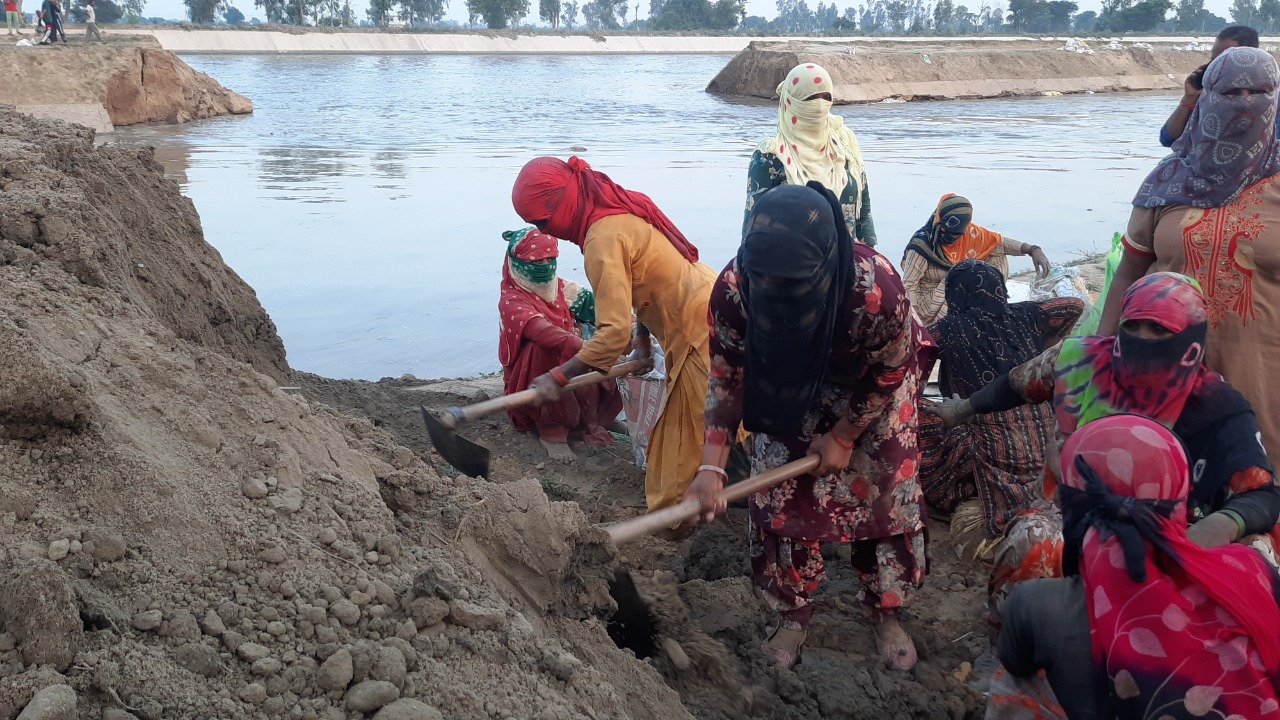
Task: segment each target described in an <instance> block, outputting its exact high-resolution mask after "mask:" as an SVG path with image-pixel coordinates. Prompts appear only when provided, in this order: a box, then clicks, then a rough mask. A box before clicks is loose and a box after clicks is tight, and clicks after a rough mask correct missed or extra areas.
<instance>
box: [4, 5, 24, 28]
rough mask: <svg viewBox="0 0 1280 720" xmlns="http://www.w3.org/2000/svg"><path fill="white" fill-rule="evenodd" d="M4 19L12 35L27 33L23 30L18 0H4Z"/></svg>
mask: <svg viewBox="0 0 1280 720" xmlns="http://www.w3.org/2000/svg"><path fill="white" fill-rule="evenodd" d="M4 19H5V25H6V26H7V27H8V28H9V34H10V35H15V34H17V35H25V34H26V33H24V32H22V30H21V27H22V13H21V11H20V10H19V8H18V0H4Z"/></svg>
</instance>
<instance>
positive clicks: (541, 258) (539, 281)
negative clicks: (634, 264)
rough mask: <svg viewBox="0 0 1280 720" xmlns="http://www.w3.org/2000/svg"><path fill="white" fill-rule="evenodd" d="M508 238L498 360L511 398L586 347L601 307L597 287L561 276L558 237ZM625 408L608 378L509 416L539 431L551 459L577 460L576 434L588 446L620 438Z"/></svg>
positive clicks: (522, 234) (529, 233)
mask: <svg viewBox="0 0 1280 720" xmlns="http://www.w3.org/2000/svg"><path fill="white" fill-rule="evenodd" d="M502 238H503V239H504V240H506V241H507V258H506V261H505V262H504V263H503V267H502V287H501V293H500V296H499V299H498V322H499V327H500V335H499V339H498V361H499V362H501V363H502V379H503V383H504V385H505V388H504V390H505V392H506V394H508V395H509V394H511V393H514V392H519V391H521V390H525V389H527V388H528V387H529V385H530V384H532V383H533V380H534V378H537V377H538V376H539V375H542V374H543V373H545V372H547V371H548V370H550V369H551V368H553V367H555V366H557V365H559V364H560V363H562V362H564V361H566V360H568V359H570V358H572V357H573V356H574V355H575V354H576V353H577V352H578V351H579V350H581V349H582V336H583V326H584V325H586V326H592V325H595V321H596V306H595V296H593V295H592V294H591V291H590V290H588V289H586V288H584V287H582V286H580V285H578V284H577V283H575V282H570V281H568V280H564V279H561V278H559V277H556V257H557V256H558V255H559V254H560V249H559V243H560V241H559V240H556V239H555V238H553V237H551V236H550V235H544V234H542V233H541V232H538V230H536V229H535V228H525V229H523V230H513V231H510V232H505V233H503V234H502ZM621 411H622V396H621V395H620V394H619V392H618V385H617V383H614V382H603V383H598V384H595V385H588V386H587V387H584V388H580V389H578V390H574V391H573V392H571V393H566V394H565V395H563V396H562V397H561V398H560V399H559V400H558V401H557V402H554V403H548V404H545V405H543V406H541V407H520V408H515V409H512V410H509V411H508V413H509V414H510V415H511V421H512V422H513V423H514V424H515V426H516V428H517V429H519V430H523V431H525V432H536V433H538V439H539V440H540V441H541V442H542V446H543V447H544V448H545V449H546V451H547V454H548V455H549V456H550V457H551V459H552V460H555V461H557V462H573V460H574V459H575V457H574V454H573V451H572V450H570V449H569V434H570V433H571V432H572V433H576V434H578V435H580V436H581V438H582V440H583V441H584V442H586V443H587V444H589V445H608V444H610V443H612V442H613V436H612V435H610V434H609V431H608V429H607V428H608V426H609V425H610V424H611V423H612V422H613V421H614V420H615V419H617V417H618V413H619V412H621Z"/></svg>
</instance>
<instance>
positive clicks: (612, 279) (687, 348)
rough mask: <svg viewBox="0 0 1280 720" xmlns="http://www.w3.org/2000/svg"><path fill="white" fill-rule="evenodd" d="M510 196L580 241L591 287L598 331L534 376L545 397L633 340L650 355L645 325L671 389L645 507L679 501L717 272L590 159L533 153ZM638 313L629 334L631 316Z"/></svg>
mask: <svg viewBox="0 0 1280 720" xmlns="http://www.w3.org/2000/svg"><path fill="white" fill-rule="evenodd" d="M511 203H512V205H514V206H515V210H516V213H518V214H519V215H520V217H522V218H524V220H525V222H528V223H532V224H533V225H535V226H537V227H538V229H540V230H542V231H543V232H545V233H547V234H549V235H552V236H554V237H558V238H560V239H562V240H568V241H569V242H572V243H573V244H574V245H577V246H578V247H580V248H581V249H582V255H583V259H584V260H585V267H586V272H587V279H588V280H589V281H590V282H591V288H592V290H593V291H594V292H595V295H596V334H595V335H594V336H592V338H591V339H590V340H588V341H587V342H585V343H584V344H583V346H582V350H580V351H579V352H578V354H577V355H575V356H574V357H573V358H572V359H570V360H568V361H567V362H565V363H564V364H562V365H560V366H559V367H556V368H552V369H551V371H550V372H548V373H546V374H545V375H541V376H539V377H538V378H536V379H535V380H534V382H533V387H534V388H535V389H536V390H537V391H538V393H539V395H540V396H541V398H542V400H543V401H544V402H553V401H555V400H557V399H559V397H560V394H561V393H562V392H563V388H564V386H565V385H566V384H567V383H568V382H569V379H570V378H572V377H574V376H576V375H581V374H583V373H586V372H590V371H591V370H608V369H609V368H610V367H611V366H612V365H614V364H615V363H616V362H617V361H618V358H619V357H621V356H622V355H623V354H624V353H625V352H626V351H627V350H628V348H629V347H632V346H634V347H635V349H636V350H637V351H638V352H639V353H641V354H642V355H646V356H647V355H649V354H650V340H649V338H650V334H651V333H652V335H654V336H656V337H657V338H658V342H659V343H661V344H662V348H663V350H664V352H665V359H666V366H667V394H666V397H665V398H664V399H663V407H662V411H661V413H660V414H659V416H658V422H657V424H656V425H655V426H654V428H653V432H652V433H651V435H650V439H649V448H648V471H647V472H646V475H645V498H646V500H647V502H648V506H649V510H650V511H653V510H657V509H659V508H663V507H666V506H668V505H674V504H675V503H677V502H679V501H680V499H681V497H682V496H683V495H684V491H685V489H686V488H687V487H688V485H689V483H690V482H691V481H692V480H693V476H694V474H695V472H696V471H697V468H698V463H699V462H700V461H701V457H702V438H703V417H704V412H705V404H706V397H707V373H708V370H709V366H710V362H709V360H708V354H707V353H708V326H707V302H708V300H709V299H710V297H711V286H712V284H713V283H714V282H715V279H716V274H715V272H714V271H713V270H712V269H711V268H709V267H707V266H706V265H703V264H702V263H700V262H698V249H697V248H695V247H694V246H693V244H692V243H690V242H689V241H688V239H686V238H685V236H684V234H683V233H681V232H680V230H679V229H677V228H676V226H675V224H673V223H672V222H671V220H670V219H669V218H667V216H666V215H664V214H663V213H662V211H661V210H659V209H658V207H657V206H656V205H654V203H653V201H652V200H650V199H649V198H648V197H647V196H646V195H644V194H642V193H638V192H634V191H631V190H627V189H625V188H623V187H621V186H619V185H618V184H616V183H614V182H613V181H612V180H610V179H609V177H608V176H607V175H605V174H604V173H600V172H596V171H595V170H592V169H591V166H589V165H588V164H587V163H586V161H584V160H582V159H580V158H577V157H571V158H569V161H568V162H567V163H566V162H565V161H563V160H560V159H558V158H553V157H540V158H535V159H534V160H531V161H529V162H528V163H527V164H526V165H525V166H524V168H523V169H521V171H520V175H519V176H518V177H517V178H516V184H515V188H514V189H512V191H511ZM632 312H634V313H635V316H636V318H637V320H638V321H639V323H638V325H637V328H636V331H635V338H634V341H633V338H632V323H631V315H632Z"/></svg>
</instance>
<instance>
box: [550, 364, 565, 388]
mask: <svg viewBox="0 0 1280 720" xmlns="http://www.w3.org/2000/svg"><path fill="white" fill-rule="evenodd" d="M547 374H548V375H550V376H551V379H552V380H555V381H556V384H557V385H559V386H560V387H564V386H565V385H568V384H569V376H568V375H565V374H564V371H563V370H561V369H560V368H558V367H553V368H551V371H550V372H548V373H547Z"/></svg>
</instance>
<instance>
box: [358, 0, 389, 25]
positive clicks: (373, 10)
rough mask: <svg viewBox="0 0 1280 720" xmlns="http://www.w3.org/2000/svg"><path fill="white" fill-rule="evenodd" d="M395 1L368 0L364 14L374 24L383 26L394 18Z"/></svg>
mask: <svg viewBox="0 0 1280 720" xmlns="http://www.w3.org/2000/svg"><path fill="white" fill-rule="evenodd" d="M395 3H396V0H369V7H368V8H366V9H365V11H364V14H365V16H366V17H368V18H369V22H371V23H373V24H374V25H378V26H385V25H386V24H387V23H389V22H391V20H392V19H394V18H395V10H394V7H395Z"/></svg>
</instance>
